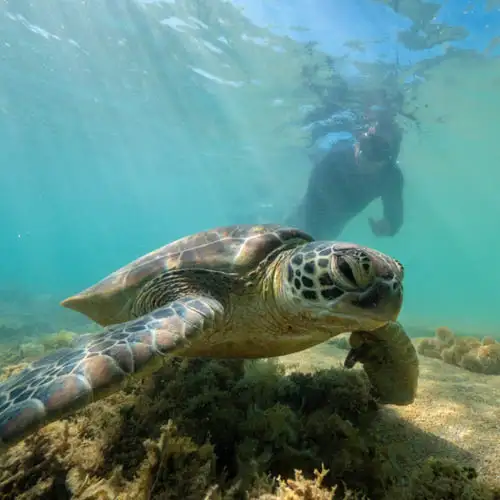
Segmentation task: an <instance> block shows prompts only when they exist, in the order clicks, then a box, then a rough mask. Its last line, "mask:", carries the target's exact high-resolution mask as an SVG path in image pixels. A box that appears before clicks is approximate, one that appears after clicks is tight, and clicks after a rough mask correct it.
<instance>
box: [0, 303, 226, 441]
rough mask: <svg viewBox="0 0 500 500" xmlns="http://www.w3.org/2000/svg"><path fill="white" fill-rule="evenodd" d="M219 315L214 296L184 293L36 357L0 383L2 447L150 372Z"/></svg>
mask: <svg viewBox="0 0 500 500" xmlns="http://www.w3.org/2000/svg"><path fill="white" fill-rule="evenodd" d="M223 314H224V308H223V306H222V305H221V304H220V302H218V301H217V300H215V299H212V298H208V297H197V296H193V297H183V298H181V299H179V300H176V301H174V302H171V303H169V304H168V305H167V306H164V307H162V308H159V309H156V310H155V311H153V312H151V313H150V314H147V315H145V316H142V317H140V318H138V319H135V320H132V321H129V322H127V323H122V324H120V325H115V326H112V327H109V328H107V329H106V330H104V331H103V332H101V333H98V334H97V335H91V334H89V335H85V336H84V337H83V338H81V339H80V340H79V341H78V343H77V345H76V346H75V347H73V348H64V349H60V350H58V351H55V352H53V353H51V354H49V355H48V356H46V357H44V358H41V359H39V360H37V361H35V362H34V363H32V364H31V365H30V366H29V367H27V368H26V369H24V370H23V371H21V372H20V373H19V374H17V375H14V376H13V377H11V378H9V379H7V380H6V381H5V382H4V383H3V384H0V448H3V447H6V446H9V445H12V444H15V443H16V442H18V441H20V440H21V439H23V438H25V437H26V436H27V435H29V434H31V433H33V432H35V431H36V430H37V429H39V428H41V427H43V426H44V425H46V424H48V423H49V422H52V421H54V420H57V419H58V418H61V417H63V416H66V415H68V414H70V413H73V412H74V411H76V410H77V409H79V408H81V407H83V406H86V405H87V404H89V403H91V402H93V401H96V400H98V399H101V398H103V397H105V396H107V395H109V394H110V393H112V392H116V391H118V390H119V388H120V382H121V381H122V380H123V379H124V378H125V377H126V376H127V375H131V374H137V373H141V372H146V371H149V370H151V371H152V370H154V369H155V368H157V367H158V366H159V365H160V364H161V363H158V362H156V363H155V361H161V356H163V355H166V354H175V352H176V351H177V350H178V349H181V348H183V347H186V345H187V344H188V343H189V342H190V341H192V340H194V339H195V338H196V337H197V336H199V335H201V334H203V333H206V332H208V331H210V330H211V329H213V328H215V327H216V324H217V323H218V322H220V321H221V319H222V317H223Z"/></svg>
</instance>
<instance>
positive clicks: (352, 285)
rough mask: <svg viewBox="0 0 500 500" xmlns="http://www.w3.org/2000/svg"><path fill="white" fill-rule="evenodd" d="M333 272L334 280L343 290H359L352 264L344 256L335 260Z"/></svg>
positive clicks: (339, 256)
mask: <svg viewBox="0 0 500 500" xmlns="http://www.w3.org/2000/svg"><path fill="white" fill-rule="evenodd" d="M332 271H333V276H334V278H335V279H336V280H337V282H338V285H339V286H340V287H341V288H342V289H344V290H354V289H357V288H358V286H357V284H356V278H355V274H354V271H353V269H352V267H351V264H350V263H349V260H348V259H346V258H345V257H344V256H343V255H338V256H337V257H336V258H335V260H334V265H333V269H332Z"/></svg>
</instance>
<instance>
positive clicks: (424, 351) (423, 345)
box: [417, 338, 441, 359]
mask: <svg viewBox="0 0 500 500" xmlns="http://www.w3.org/2000/svg"><path fill="white" fill-rule="evenodd" d="M440 346H441V344H440V342H439V341H438V339H429V338H424V339H421V340H420V341H419V343H418V345H417V352H418V353H419V354H421V355H422V356H427V357H428V358H436V359H441V349H440Z"/></svg>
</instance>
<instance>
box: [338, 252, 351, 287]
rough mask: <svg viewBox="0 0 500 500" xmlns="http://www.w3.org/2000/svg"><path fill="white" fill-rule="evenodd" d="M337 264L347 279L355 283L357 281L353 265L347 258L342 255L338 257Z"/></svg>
mask: <svg viewBox="0 0 500 500" xmlns="http://www.w3.org/2000/svg"><path fill="white" fill-rule="evenodd" d="M337 266H338V268H339V271H340V272H341V273H342V274H343V275H344V277H345V278H346V279H347V281H350V282H351V283H354V284H355V283H356V279H355V278H354V273H353V272H352V269H351V266H350V265H349V263H348V262H347V260H345V259H344V257H342V256H340V257H339V258H338V259H337Z"/></svg>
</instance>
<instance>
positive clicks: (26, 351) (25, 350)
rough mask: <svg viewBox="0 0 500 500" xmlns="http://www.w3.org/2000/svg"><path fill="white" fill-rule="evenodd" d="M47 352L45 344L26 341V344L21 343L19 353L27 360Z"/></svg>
mask: <svg viewBox="0 0 500 500" xmlns="http://www.w3.org/2000/svg"><path fill="white" fill-rule="evenodd" d="M44 353H45V349H44V347H43V345H40V344H37V343H35V342H26V343H25V344H21V346H20V347H19V354H20V355H21V357H22V359H25V360H27V361H32V360H35V359H37V358H40V357H41V356H43V354H44Z"/></svg>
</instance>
